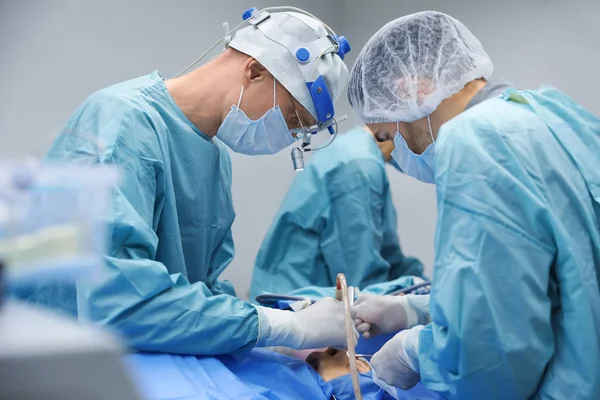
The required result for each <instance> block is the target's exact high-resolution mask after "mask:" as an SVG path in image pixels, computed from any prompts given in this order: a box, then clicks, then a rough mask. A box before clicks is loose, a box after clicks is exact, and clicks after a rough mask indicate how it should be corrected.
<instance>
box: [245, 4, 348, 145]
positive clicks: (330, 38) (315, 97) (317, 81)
mask: <svg viewBox="0 0 600 400" xmlns="http://www.w3.org/2000/svg"><path fill="white" fill-rule="evenodd" d="M281 9H285V10H290V9H292V10H293V11H296V12H300V13H302V14H305V15H308V16H310V17H312V18H314V19H316V20H319V19H318V18H316V17H315V16H313V15H311V14H309V13H307V12H306V11H302V10H298V9H295V8H291V7H273V8H265V9H264V10H260V11H259V10H258V9H256V8H255V7H252V8H251V9H249V10H247V11H246V12H245V13H244V15H243V17H242V18H243V19H244V21H245V22H246V23H248V24H250V25H252V26H254V27H255V28H256V29H258V30H260V31H261V32H262V33H263V35H265V36H266V37H267V38H268V39H269V40H271V41H273V42H274V43H277V44H279V45H281V46H283V47H285V48H286V49H287V51H288V52H289V54H290V56H291V57H293V58H294V60H295V61H296V65H297V66H298V68H299V69H300V72H301V73H302V76H303V77H304V81H305V82H306V88H307V90H308V92H309V93H310V97H311V99H312V102H313V104H314V107H315V111H316V116H315V117H316V120H317V123H316V124H315V125H314V126H312V127H310V128H307V131H308V132H311V133H313V132H319V131H321V130H323V129H328V130H329V132H330V133H331V134H333V133H334V132H333V127H332V126H333V122H332V121H333V118H334V117H335V108H334V106H333V99H332V97H331V94H330V91H329V89H328V88H327V84H326V83H325V79H324V78H323V76H321V75H318V73H317V68H316V67H317V63H318V62H319V60H320V59H321V57H323V56H324V55H326V54H330V53H335V54H337V55H338V56H339V57H340V58H341V59H342V60H343V59H344V57H345V56H346V54H347V53H349V52H350V50H351V47H350V44H349V43H348V40H346V38H345V37H344V36H337V35H336V34H335V32H334V31H333V30H332V29H331V28H329V27H328V26H327V25H326V24H325V23H323V22H322V21H321V23H323V26H325V28H326V29H327V30H328V32H329V35H327V36H326V37H322V38H319V39H316V40H313V41H312V42H308V43H305V42H302V41H300V40H298V39H296V38H295V37H293V36H291V35H289V34H287V33H286V32H285V31H284V30H283V29H281V28H280V27H279V25H277V23H276V22H275V21H274V20H273V19H272V18H270V14H269V13H268V11H267V10H270V11H275V10H277V11H279V10H281ZM319 21H320V20H319Z"/></svg>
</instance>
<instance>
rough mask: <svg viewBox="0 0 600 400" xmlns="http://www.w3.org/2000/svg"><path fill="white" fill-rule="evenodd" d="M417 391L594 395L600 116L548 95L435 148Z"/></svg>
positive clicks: (511, 102) (495, 103)
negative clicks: (434, 215)
mask: <svg viewBox="0 0 600 400" xmlns="http://www.w3.org/2000/svg"><path fill="white" fill-rule="evenodd" d="M436 185H437V200H438V222H437V229H436V238H435V251H436V256H435V267H434V275H433V285H432V289H431V303H430V311H431V318H432V323H431V324H430V325H428V326H427V327H426V328H425V329H423V331H422V332H421V334H420V337H419V338H420V339H419V364H420V373H421V379H422V381H423V383H424V384H425V385H426V386H427V387H428V388H430V389H432V390H435V391H437V392H440V393H442V394H443V395H444V396H445V397H447V398H459V399H525V398H530V397H531V398H543V399H575V398H576V399H598V398H600V293H599V287H600V119H598V118H597V117H595V116H593V115H592V114H591V113H590V112H588V111H587V110H585V109H584V108H583V107H581V106H580V105H578V104H576V103H575V102H574V101H573V100H571V99H570V98H568V97H567V96H566V95H564V94H563V93H561V92H559V91H558V90H556V89H553V88H550V87H542V88H541V89H539V90H536V91H521V92H517V91H515V90H514V89H512V90H510V91H507V92H505V94H504V95H503V96H502V97H496V98H494V99H490V100H487V101H484V102H483V103H481V104H479V105H477V106H475V107H473V108H471V109H469V110H467V111H465V112H464V113H462V114H460V115H459V116H457V117H456V118H454V119H452V120H451V121H449V122H448V123H446V124H444V125H443V126H442V128H441V130H440V133H439V138H438V141H437V142H436Z"/></svg>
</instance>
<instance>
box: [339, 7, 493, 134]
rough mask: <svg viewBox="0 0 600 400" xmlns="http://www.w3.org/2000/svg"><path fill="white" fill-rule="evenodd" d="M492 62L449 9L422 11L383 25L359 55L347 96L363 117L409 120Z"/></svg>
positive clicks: (484, 72) (483, 73)
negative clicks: (447, 13) (444, 11)
mask: <svg viewBox="0 0 600 400" xmlns="http://www.w3.org/2000/svg"><path fill="white" fill-rule="evenodd" d="M493 69H494V66H493V65H492V61H491V60H490V57H489V56H488V55H487V53H486V52H485V51H484V50H483V47H482V46H481V43H479V41H478V40H477V38H476V37H475V36H473V34H472V33H471V32H470V31H469V30H468V29H467V28H466V27H465V26H464V25H463V24H461V23H460V22H459V21H457V20H456V19H454V18H452V17H450V16H449V15H446V14H443V13H440V12H436V11H424V12H420V13H417V14H412V15H408V16H405V17H402V18H398V19H396V20H394V21H392V22H390V23H388V24H387V25H385V26H384V27H383V28H381V29H380V30H379V31H378V32H377V33H376V34H375V35H374V36H373V37H372V38H371V39H369V41H368V42H367V44H366V45H365V47H364V48H363V49H362V51H361V53H360V54H359V55H358V59H357V60H356V64H354V67H353V68H352V73H351V74H350V82H349V84H348V100H349V101H350V104H351V105H352V108H354V110H355V111H356V112H357V113H358V115H359V117H360V118H361V119H362V121H363V122H364V123H378V122H396V121H404V122H412V121H415V120H417V119H421V118H423V117H425V116H427V115H429V114H431V113H432V112H433V111H435V109H436V108H437V107H438V106H439V105H440V103H441V102H442V101H443V100H444V99H447V98H448V97H450V96H452V95H454V94H456V93H458V92H459V91H460V90H461V89H462V88H463V87H464V86H465V85H466V84H467V83H469V82H471V81H472V80H474V79H478V78H485V79H489V77H490V76H491V75H492V71H493Z"/></svg>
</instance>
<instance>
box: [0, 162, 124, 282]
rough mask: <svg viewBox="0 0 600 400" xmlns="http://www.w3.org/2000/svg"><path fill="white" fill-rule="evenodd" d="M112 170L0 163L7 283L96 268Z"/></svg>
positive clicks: (0, 253) (0, 256)
mask: <svg viewBox="0 0 600 400" xmlns="http://www.w3.org/2000/svg"><path fill="white" fill-rule="evenodd" d="M117 179H118V174H117V171H116V169H114V168H110V167H105V166H97V167H93V166H80V165H72V166H68V165H66V166H48V165H39V164H35V163H17V162H0V262H1V263H2V264H3V265H4V273H5V275H4V278H5V279H6V280H7V282H8V283H11V282H13V283H14V282H15V281H18V282H21V281H36V280H42V279H43V280H48V279H63V278H72V277H75V276H80V275H81V274H83V273H88V272H91V271H93V270H94V269H97V268H98V267H100V266H101V263H102V262H103V258H102V255H103V254H104V253H105V249H106V244H107V241H106V240H107V234H108V232H107V218H106V217H107V216H108V213H109V212H110V198H111V191H112V190H113V188H114V187H115V186H116V184H117Z"/></svg>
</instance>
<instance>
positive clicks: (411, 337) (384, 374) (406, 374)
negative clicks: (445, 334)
mask: <svg viewBox="0 0 600 400" xmlns="http://www.w3.org/2000/svg"><path fill="white" fill-rule="evenodd" d="M423 328H424V326H422V325H419V326H415V327H414V328H412V329H408V330H404V331H402V332H400V333H398V334H396V336H394V337H393V338H391V339H390V340H389V341H388V342H387V343H386V344H384V345H383V347H382V348H381V349H380V350H379V351H378V352H377V353H375V355H373V358H371V367H372V368H373V376H374V377H375V378H374V379H373V381H374V382H375V383H376V384H377V385H379V386H380V387H381V388H382V389H383V390H386V391H388V390H389V389H388V388H389V386H387V385H390V386H393V387H396V388H400V389H402V390H408V389H410V388H412V387H413V386H415V385H416V384H417V383H419V380H420V379H421V376H420V375H419V332H421V329H423ZM378 381H383V382H384V383H383V384H381V383H379V382H378Z"/></svg>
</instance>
